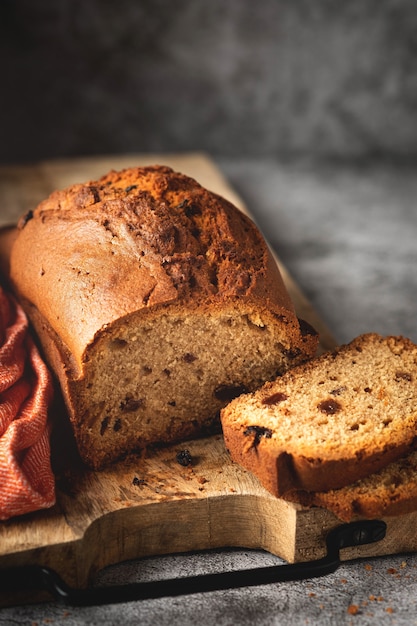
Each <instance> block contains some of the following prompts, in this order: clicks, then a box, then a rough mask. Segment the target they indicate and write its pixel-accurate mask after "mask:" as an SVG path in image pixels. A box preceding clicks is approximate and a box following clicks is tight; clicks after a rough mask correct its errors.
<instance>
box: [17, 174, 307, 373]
mask: <svg viewBox="0 0 417 626" xmlns="http://www.w3.org/2000/svg"><path fill="white" fill-rule="evenodd" d="M18 227H19V234H18V237H17V240H16V242H15V244H14V246H13V249H12V253H11V269H10V272H11V279H12V283H13V284H14V288H15V290H16V291H17V293H18V294H19V295H20V297H21V298H22V300H23V301H25V302H26V303H30V306H32V307H35V308H36V309H37V313H38V314H39V315H40V316H41V317H42V319H43V320H44V321H45V323H46V324H47V325H49V327H50V329H51V332H52V333H55V334H56V337H57V338H59V340H60V341H61V342H62V344H63V352H65V351H66V353H67V355H68V363H67V367H68V368H71V369H73V370H74V371H73V377H76V376H77V372H78V373H79V372H80V371H81V369H82V364H83V361H84V360H85V358H86V348H87V346H89V345H90V344H92V343H93V342H94V341H95V339H96V338H97V335H98V333H100V332H105V330H106V327H107V325H110V324H112V323H113V322H115V321H116V320H120V319H123V318H124V317H125V316H128V315H129V314H130V313H132V312H137V311H140V310H141V309H143V310H149V309H155V308H157V307H164V306H166V305H168V304H169V305H178V306H179V307H181V308H184V307H185V308H187V307H188V308H196V307H204V306H207V305H210V306H219V307H221V306H222V304H223V303H224V302H225V301H228V302H229V303H230V302H232V301H233V300H236V301H237V300H239V299H240V298H242V297H243V298H244V299H245V300H246V301H247V302H250V301H252V302H254V303H257V304H259V303H260V302H262V303H263V306H264V307H265V308H267V309H269V310H271V311H274V312H275V313H276V315H278V316H281V317H282V321H283V323H285V324H287V327H288V331H287V332H288V336H289V337H292V343H293V346H294V350H296V351H297V350H299V351H300V352H302V351H304V350H306V353H308V354H311V345H310V347H308V346H307V343H308V341H307V340H306V334H305V333H304V337H303V332H302V330H300V327H299V323H298V321H297V319H296V316H295V313H294V308H293V305H292V302H291V300H290V297H289V295H288V293H287V291H286V289H285V286H284V284H283V281H282V278H281V276H280V274H279V270H278V269H277V267H276V264H275V261H274V260H273V258H272V257H271V254H270V252H269V250H268V249H267V246H266V244H265V242H264V240H263V238H262V236H261V234H260V233H259V231H258V229H257V228H256V227H255V226H254V224H253V222H252V221H251V220H250V219H249V218H248V217H246V216H245V215H244V214H243V213H241V212H240V211H239V210H238V209H237V208H235V207H234V206H233V205H232V204H230V203H229V202H228V201H226V200H225V199H223V198H221V197H219V196H218V195H216V194H214V193H211V192H209V191H207V190H206V189H204V188H203V187H202V186H201V185H199V184H198V183H197V182H196V181H195V180H193V179H191V178H189V177H187V176H185V175H183V174H179V173H176V172H174V171H173V170H172V169H170V168H168V167H164V166H150V167H143V168H131V169H126V170H124V171H121V172H110V173H109V174H108V175H106V176H103V177H102V178H101V179H99V180H98V181H94V182H89V183H86V184H77V185H74V186H72V187H69V188H67V189H64V190H61V191H56V192H54V193H53V194H52V195H51V196H50V197H49V198H48V199H46V200H45V201H44V202H42V203H41V204H40V205H39V206H38V207H37V208H36V209H35V210H34V211H29V212H28V213H27V214H26V215H25V216H24V217H22V218H21V220H20V222H19V225H18ZM63 250H65V254H63ZM307 335H308V336H309V341H310V344H311V342H312V341H313V335H314V333H311V332H310V331H308V332H307ZM314 343H315V344H316V343H317V339H316V338H314Z"/></svg>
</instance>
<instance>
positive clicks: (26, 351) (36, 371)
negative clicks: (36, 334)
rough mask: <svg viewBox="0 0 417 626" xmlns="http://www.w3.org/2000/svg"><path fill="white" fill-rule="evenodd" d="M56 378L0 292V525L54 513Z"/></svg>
mask: <svg viewBox="0 0 417 626" xmlns="http://www.w3.org/2000/svg"><path fill="white" fill-rule="evenodd" d="M52 393H53V392H52V379H51V375H50V373H49V371H48V369H47V367H46V365H45V363H44V362H43V361H42V359H41V357H40V355H39V352H38V350H37V348H36V346H35V344H34V343H33V340H32V338H31V337H30V335H29V333H28V321H27V318H26V316H25V314H24V312H23V310H22V308H21V307H20V305H19V304H17V303H16V302H15V301H14V299H13V298H12V297H11V296H10V295H8V294H6V292H5V291H4V290H3V289H2V288H1V287H0V520H6V519H8V518H10V517H14V516H17V515H22V514H24V513H29V512H31V511H36V510H38V509H43V508H47V507H50V506H52V505H53V504H54V502H55V479H54V475H53V473H52V469H51V462H50V440H49V435H50V429H49V422H48V408H49V405H50V403H51V400H52Z"/></svg>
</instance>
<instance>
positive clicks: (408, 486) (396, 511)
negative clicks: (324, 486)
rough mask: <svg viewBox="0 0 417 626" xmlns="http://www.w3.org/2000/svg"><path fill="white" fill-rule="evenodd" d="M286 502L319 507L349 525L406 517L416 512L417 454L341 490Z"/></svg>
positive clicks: (299, 496) (292, 496) (302, 494)
mask: <svg viewBox="0 0 417 626" xmlns="http://www.w3.org/2000/svg"><path fill="white" fill-rule="evenodd" d="M286 498H287V499H288V500H290V501H292V502H298V503H299V504H302V505H303V506H307V507H311V506H319V507H322V508H325V509H328V510H329V511H332V512H333V513H334V514H335V515H336V516H337V517H338V518H339V519H341V520H342V521H344V522H350V521H351V520H352V519H354V518H355V517H361V518H367V519H373V518H381V517H389V516H397V515H404V514H406V513H410V512H412V511H415V510H416V509H417V452H411V454H408V455H406V456H405V457H403V458H401V459H399V460H398V461H394V462H393V463H390V464H389V465H387V466H386V467H384V468H382V469H381V470H380V471H379V472H375V473H374V474H370V475H369V476H366V477H365V478H362V479H361V480H358V481H356V482H354V483H353V484H352V485H347V486H346V487H342V488H340V489H331V490H330V491H322V492H320V491H319V492H304V491H303V492H293V493H289V494H288V495H287V496H286Z"/></svg>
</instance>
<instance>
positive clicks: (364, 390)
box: [221, 333, 417, 495]
mask: <svg viewBox="0 0 417 626" xmlns="http://www.w3.org/2000/svg"><path fill="white" fill-rule="evenodd" d="M221 420H222V426H223V432H224V437H225V441H226V446H227V447H228V449H229V451H230V453H231V456H232V459H234V460H235V461H237V462H238V463H240V464H242V465H243V466H244V467H246V468H248V469H249V470H251V471H253V472H254V473H255V474H256V475H257V476H258V477H259V479H260V480H261V482H262V483H263V484H264V486H265V487H266V488H267V489H269V490H270V491H271V492H272V493H274V494H275V495H285V494H286V493H289V492H291V491H294V490H304V491H307V492H311V491H314V492H318V491H328V490H330V489H337V488H340V487H343V486H346V485H349V484H351V483H353V482H354V481H356V480H358V479H360V478H363V477H365V476H367V475H369V474H371V473H373V472H376V471H379V470H380V469H382V468H383V467H385V466H387V465H388V464H389V463H390V462H392V461H394V460H397V459H399V458H400V457H403V456H405V455H406V454H407V453H409V452H410V451H412V450H413V448H415V446H416V439H417V437H416V432H417V431H416V428H417V346H415V345H414V344H413V343H412V342H411V341H409V340H408V339H405V338H402V337H387V338H384V337H381V336H379V335H377V334H372V333H371V334H367V335H362V336H360V337H358V338H357V339H355V340H354V341H352V342H351V343H350V344H348V345H346V346H342V347H340V348H338V349H337V350H336V351H334V352H332V353H326V354H324V355H322V356H320V357H318V358H316V359H313V360H311V361H309V362H307V363H305V364H303V365H300V366H297V367H295V368H293V369H291V370H289V371H287V372H286V373H285V374H283V375H282V377H280V378H278V379H276V380H275V381H274V382H270V383H266V384H265V385H264V386H263V387H262V388H261V389H260V390H258V391H256V392H255V393H252V394H246V395H242V396H240V397H239V398H237V399H235V400H233V401H232V402H231V403H230V404H229V405H228V406H227V407H225V408H224V409H223V410H222V413H221Z"/></svg>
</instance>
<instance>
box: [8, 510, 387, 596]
mask: <svg viewBox="0 0 417 626" xmlns="http://www.w3.org/2000/svg"><path fill="white" fill-rule="evenodd" d="M385 532H386V524H385V522H383V521H381V520H365V521H359V522H352V523H350V524H343V525H341V526H337V527H336V528H334V529H333V530H331V531H330V532H329V533H328V535H327V537H326V548H327V553H326V556H324V557H323V558H321V559H317V560H314V561H309V562H305V563H294V564H288V565H277V566H268V567H261V568H253V569H245V570H237V571H231V572H221V573H217V574H202V575H199V576H189V577H182V578H172V579H168V580H158V581H150V582H140V583H130V584H125V585H116V586H112V587H97V588H96V587H91V588H87V589H74V588H71V587H69V586H68V585H67V584H66V583H65V582H64V581H63V580H62V578H61V577H60V576H59V575H58V574H57V573H56V572H55V571H53V570H52V569H50V568H48V567H42V566H41V565H30V566H25V567H16V568H9V569H5V570H0V589H1V590H2V591H3V592H7V591H9V592H10V591H12V590H13V591H22V590H32V591H33V590H37V591H41V590H43V591H48V592H49V593H50V594H51V596H52V597H53V598H55V599H56V600H59V601H61V602H64V603H65V604H67V605H70V606H88V605H90V606H91V605H100V604H114V603H117V602H129V601H135V600H145V599H151V598H162V597H166V596H171V597H174V596H181V595H189V594H194V593H202V592H208V591H219V590H224V589H235V588H238V587H254V586H258V585H266V584H270V583H277V582H285V581H291V580H302V579H305V578H316V577H319V576H325V575H326V574H331V573H332V572H334V571H336V569H337V568H338V567H339V565H340V564H341V560H340V550H341V549H343V548H348V547H353V546H361V545H365V544H369V543H375V542H377V541H381V540H382V539H383V538H384V537H385Z"/></svg>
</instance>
